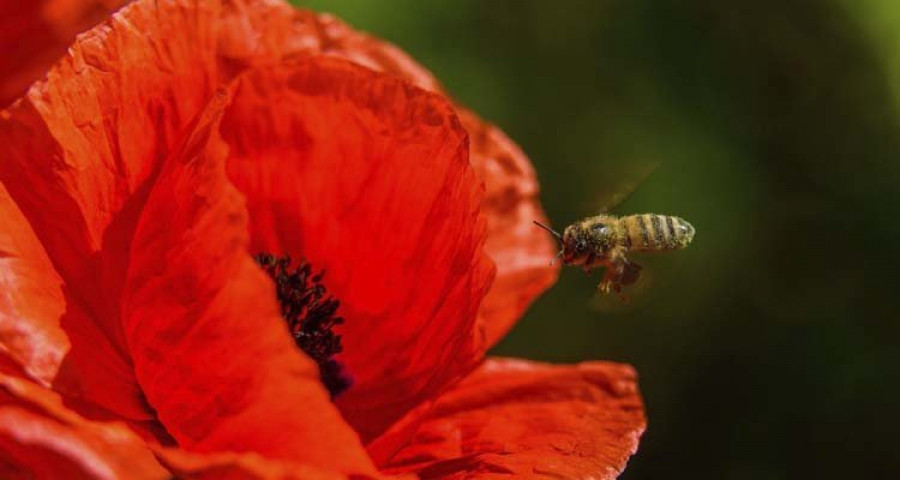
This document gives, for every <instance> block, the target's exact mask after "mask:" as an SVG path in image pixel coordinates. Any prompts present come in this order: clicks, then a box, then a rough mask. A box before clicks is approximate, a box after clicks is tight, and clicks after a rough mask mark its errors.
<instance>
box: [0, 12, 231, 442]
mask: <svg viewBox="0 0 900 480" xmlns="http://www.w3.org/2000/svg"><path fill="white" fill-rule="evenodd" d="M198 3H202V4H203V5H199V6H198V5H197V4H198ZM215 6H216V4H215V2H211V1H210V2H200V1H196V2H188V1H174V0H170V1H160V2H137V3H135V4H133V5H131V6H129V7H126V8H124V9H123V10H122V11H121V12H119V13H118V14H116V15H115V16H114V17H113V18H112V19H111V20H109V21H108V22H106V23H104V24H103V25H101V26H98V27H96V28H94V29H93V30H91V31H90V32H88V33H86V34H84V35H81V36H79V37H78V40H77V41H76V42H75V44H74V45H73V46H72V48H71V49H70V50H69V52H68V54H67V55H66V56H65V57H64V58H62V59H61V60H60V61H59V62H58V63H57V64H56V65H55V67H54V68H53V69H52V70H51V71H50V72H49V73H48V74H47V77H46V78H45V79H44V80H42V81H41V82H39V83H37V84H36V85H34V86H33V87H32V88H31V89H30V91H29V93H28V95H27V96H26V97H25V98H23V99H22V100H20V101H18V102H16V103H15V104H13V105H12V106H11V107H10V108H8V109H7V110H4V111H3V112H2V114H0V181H2V182H4V183H5V185H6V188H7V189H8V191H9V194H10V196H11V197H12V199H13V200H14V201H15V203H16V204H17V205H18V207H19V208H20V209H21V211H22V213H23V214H24V216H25V217H26V218H27V219H28V222H29V223H30V225H31V226H32V227H33V230H34V233H35V234H36V236H37V238H38V240H39V241H40V243H41V244H42V245H43V247H44V249H45V251H46V253H47V256H48V257H49V259H50V261H51V263H52V264H53V266H54V268H55V269H56V271H57V272H58V273H59V275H60V277H61V279H62V281H63V282H64V285H63V288H62V291H63V295H64V296H65V305H66V309H65V313H64V314H63V316H62V318H61V319H60V321H59V322H60V325H61V328H62V329H63V330H64V331H65V333H66V334H67V336H68V337H69V341H70V343H71V348H70V350H69V352H68V353H67V355H66V357H65V359H64V362H63V365H62V366H61V367H60V368H59V371H58V372H57V376H56V378H55V379H54V380H53V386H54V389H56V390H57V391H59V392H61V393H63V394H64V395H65V396H66V398H67V401H72V402H73V404H74V403H75V402H78V403H81V405H82V406H84V405H94V406H96V407H97V408H98V409H100V410H104V411H108V412H110V413H111V414H114V415H116V416H119V417H121V418H124V419H128V420H129V421H132V422H135V423H141V422H152V421H153V412H152V411H151V410H150V409H149V408H148V407H147V405H146V403H145V402H144V399H143V398H142V395H141V391H140V388H139V386H138V385H137V383H136V381H135V378H134V373H133V367H132V365H131V359H130V358H129V355H128V352H127V350H126V347H125V342H124V337H123V332H122V328H121V325H120V318H119V314H120V306H119V301H120V298H121V289H122V285H123V284H124V278H125V271H126V269H127V266H128V262H129V258H128V257H129V245H130V240H131V236H132V235H133V232H134V228H135V225H136V223H137V218H138V215H139V213H140V210H141V208H142V206H143V202H144V200H145V199H146V195H147V191H148V190H149V187H150V185H151V184H152V181H153V180H154V178H155V176H156V174H157V172H158V170H159V165H160V162H161V160H162V159H164V158H166V157H167V156H168V154H169V152H170V150H171V147H172V145H173V144H175V143H176V142H177V141H178V140H179V139H180V138H181V136H182V134H183V130H184V128H185V127H186V125H187V124H188V122H189V121H190V120H191V119H193V118H194V117H195V116H196V114H197V112H199V110H200V109H201V108H202V106H203V105H204V104H205V103H206V102H207V100H208V99H209V97H210V94H211V92H212V89H213V88H214V87H213V86H211V84H213V83H214V82H215V80H214V79H215V78H217V73H216V64H217V62H216V61H215V46H216V39H217V37H216V34H217V31H216V29H215V28H214V27H215V25H214V22H213V21H212V19H215V18H216V15H217V12H218V10H217V9H216V8H215ZM48 288H49V287H48ZM88 410H89V409H88V408H87V407H83V408H82V407H79V411H80V412H81V413H83V414H88V413H90V415H91V416H92V417H94V418H96V416H98V415H95V413H93V412H88ZM163 437H164V435H163ZM161 440H164V439H163V438H161Z"/></svg>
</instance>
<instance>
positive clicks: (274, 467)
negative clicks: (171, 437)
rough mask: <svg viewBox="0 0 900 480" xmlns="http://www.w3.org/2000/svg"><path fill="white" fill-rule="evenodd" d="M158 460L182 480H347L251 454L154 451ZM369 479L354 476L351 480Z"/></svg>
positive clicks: (312, 468) (321, 471)
mask: <svg viewBox="0 0 900 480" xmlns="http://www.w3.org/2000/svg"><path fill="white" fill-rule="evenodd" d="M157 458H158V459H159V461H160V462H161V463H162V464H163V465H165V466H166V468H168V469H169V471H171V472H172V473H173V474H174V475H176V476H177V477H178V478H180V479H185V480H207V479H208V480H347V479H348V478H349V477H348V476H347V475H343V474H340V473H336V472H331V471H326V470H321V469H318V468H315V467H310V466H308V465H298V464H296V463H292V462H291V463H288V462H278V461H275V460H271V459H266V458H263V457H260V456H259V455H256V454H253V453H233V452H226V453H212V454H197V453H190V452H186V451H184V450H176V449H171V448H160V449H157ZM368 478H372V477H369V476H354V477H353V479H354V480H364V479H368Z"/></svg>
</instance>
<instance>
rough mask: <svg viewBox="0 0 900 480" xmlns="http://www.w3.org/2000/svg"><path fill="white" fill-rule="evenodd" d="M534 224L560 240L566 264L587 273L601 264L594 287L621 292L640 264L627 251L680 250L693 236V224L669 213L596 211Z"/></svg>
mask: <svg viewBox="0 0 900 480" xmlns="http://www.w3.org/2000/svg"><path fill="white" fill-rule="evenodd" d="M534 223H535V224H536V225H537V226H539V227H541V228H543V229H545V230H547V231H548V232H550V233H552V234H553V236H554V237H556V240H557V241H558V242H559V245H560V251H559V254H558V255H557V256H556V258H560V257H562V261H563V263H564V264H566V265H581V267H582V268H583V269H584V271H585V272H586V273H591V269H593V268H596V267H599V266H603V267H605V268H606V273H605V274H604V276H603V279H602V280H600V284H599V285H597V290H599V291H600V292H602V293H610V292H613V291H615V292H616V293H620V292H621V291H622V287H623V286H627V285H631V284H633V283H634V282H636V281H637V280H638V278H640V275H641V269H642V267H641V266H640V265H638V264H636V263H634V262H632V261H630V260H629V259H628V258H627V256H626V254H627V253H628V252H660V251H669V250H680V249H683V248H685V247H687V246H688V245H689V244H690V243H691V240H693V239H694V227H693V226H692V225H691V224H690V223H688V222H687V221H685V220H684V219H682V218H680V217H674V216H671V215H656V214H643V215H628V216H625V217H617V216H614V215H607V214H602V215H597V216H596V217H588V218H586V219H584V220H582V221H580V222H576V223H573V224H571V225H569V226H568V227H566V229H565V230H563V233H562V235H560V233H559V232H557V231H556V230H553V229H552V228H550V227H548V226H546V225H544V224H542V223H540V222H538V221H535V222H534Z"/></svg>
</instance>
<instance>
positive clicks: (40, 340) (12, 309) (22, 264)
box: [0, 183, 69, 386]
mask: <svg viewBox="0 0 900 480" xmlns="http://www.w3.org/2000/svg"><path fill="white" fill-rule="evenodd" d="M0 225H3V229H2V230H0V272H2V275H0V351H2V352H3V353H4V354H5V355H6V356H7V358H8V359H9V360H10V363H11V364H13V365H15V366H14V367H13V368H14V369H15V370H17V371H19V372H21V374H22V375H25V376H28V377H29V378H31V379H32V380H34V381H36V382H39V383H41V384H42V385H44V386H49V385H50V384H51V383H52V382H53V379H54V378H55V377H56V374H57V372H58V371H59V368H60V365H61V364H62V362H63V358H64V357H65V355H66V352H67V351H68V350H69V339H68V337H67V336H66V334H65V332H64V331H63V330H62V328H60V325H59V319H60V317H61V316H62V314H63V312H64V311H65V310H66V304H65V298H64V296H63V293H62V287H61V283H62V281H61V280H60V279H59V275H57V274H56V270H54V269H53V265H52V264H51V263H50V260H49V259H48V258H47V254H46V252H44V249H43V247H42V246H41V244H40V242H39V241H38V240H37V237H35V235H34V232H33V231H32V230H31V225H29V224H28V220H26V219H25V217H24V216H23V215H22V212H21V211H20V210H19V208H18V207H17V206H16V204H15V202H13V200H12V198H11V197H10V196H9V193H8V192H7V190H6V186H4V185H3V183H0Z"/></svg>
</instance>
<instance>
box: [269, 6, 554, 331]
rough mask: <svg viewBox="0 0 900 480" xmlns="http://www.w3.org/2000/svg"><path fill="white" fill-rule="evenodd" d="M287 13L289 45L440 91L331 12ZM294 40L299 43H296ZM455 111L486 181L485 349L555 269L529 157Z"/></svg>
mask: <svg viewBox="0 0 900 480" xmlns="http://www.w3.org/2000/svg"><path fill="white" fill-rule="evenodd" d="M294 15H295V20H294V23H293V24H291V25H292V26H291V28H292V32H293V34H292V35H287V34H285V37H287V38H291V37H293V38H296V39H297V40H295V44H302V45H307V48H308V49H309V50H311V51H319V52H322V53H325V54H328V55H334V56H340V57H344V58H346V59H348V60H351V61H353V62H356V63H359V64H361V65H364V66H366V67H368V68H371V69H374V70H378V71H383V72H386V73H390V74H392V75H396V76H398V77H400V78H402V79H404V80H406V81H408V82H411V83H413V84H414V85H416V86H419V87H421V88H424V89H426V90H431V91H435V92H442V90H443V89H442V87H441V86H440V84H439V83H438V82H437V80H435V78H434V76H433V75H432V74H431V73H430V72H429V71H428V70H427V69H425V68H424V67H422V66H421V65H419V64H418V63H417V62H416V61H415V60H413V59H412V58H411V57H410V56H409V55H407V54H406V53H404V52H403V51H402V50H400V49H399V48H397V47H396V46H394V45H392V44H390V43H388V42H386V41H384V40H381V39H378V38H375V37H372V36H370V35H366V34H364V33H361V32H357V31H355V30H353V29H352V28H350V27H348V26H347V25H346V24H344V23H343V22H341V21H340V20H338V19H336V18H335V17H333V16H331V15H327V14H326V15H317V14H315V13H313V12H308V11H303V10H300V11H298V12H296V13H295V14H294ZM285 24H287V23H285ZM301 38H302V39H303V40H305V42H302V43H301V42H299V39H301ZM456 110H457V113H458V114H459V118H460V120H461V122H462V125H463V128H464V129H465V130H466V131H467V132H468V133H469V140H470V152H469V161H470V162H471V163H472V166H473V167H474V168H475V173H476V174H477V175H478V178H480V179H481V180H482V181H484V183H485V188H486V192H485V198H484V203H483V206H482V211H483V213H484V215H485V218H486V219H487V242H486V244H485V246H484V249H485V252H486V253H487V254H488V256H489V257H490V258H491V259H492V260H493V261H494V264H495V265H496V266H497V274H496V280H495V281H494V283H493V285H491V289H490V291H488V294H487V296H486V297H485V299H484V302H483V303H482V305H481V310H480V312H479V328H480V329H481V332H482V334H483V336H484V340H485V349H486V348H489V347H491V346H493V345H494V344H495V343H497V341H499V340H500V339H501V338H502V337H503V336H504V335H505V334H506V332H507V331H509V329H510V328H511V327H512V325H513V324H514V323H515V321H516V320H518V319H519V318H520V317H521V316H522V314H523V313H524V312H525V310H526V309H527V308H528V305H530V304H531V302H532V301H533V300H534V299H535V298H537V297H538V296H539V295H540V294H541V293H543V291H544V290H546V289H547V288H548V287H550V286H551V285H552V284H553V283H554V282H555V281H556V277H557V275H558V273H559V268H560V266H559V265H558V264H557V265H555V266H549V267H548V264H549V263H550V260H551V259H552V258H553V256H554V255H555V254H556V250H557V249H558V247H557V245H556V244H555V242H554V241H553V239H552V238H550V237H549V236H548V235H547V234H546V232H544V231H543V230H540V229H538V228H536V227H535V226H534V224H533V223H532V221H534V220H537V221H539V222H542V223H547V221H546V216H545V215H544V212H543V210H542V209H541V206H540V202H539V199H538V193H539V190H538V182H537V176H536V175H535V173H534V169H533V168H532V166H531V162H530V161H529V160H528V157H527V156H526V155H525V154H524V153H523V152H522V150H521V149H520V148H519V146H518V145H516V144H515V142H513V141H512V140H510V139H509V137H507V136H506V135H505V134H504V133H503V132H502V131H500V129H498V128H497V127H495V126H494V125H492V124H490V123H488V122H485V121H484V120H482V119H481V118H479V117H478V116H477V115H475V114H473V113H472V112H470V111H468V110H467V109H466V108H465V107H462V106H459V105H457V106H456Z"/></svg>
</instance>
